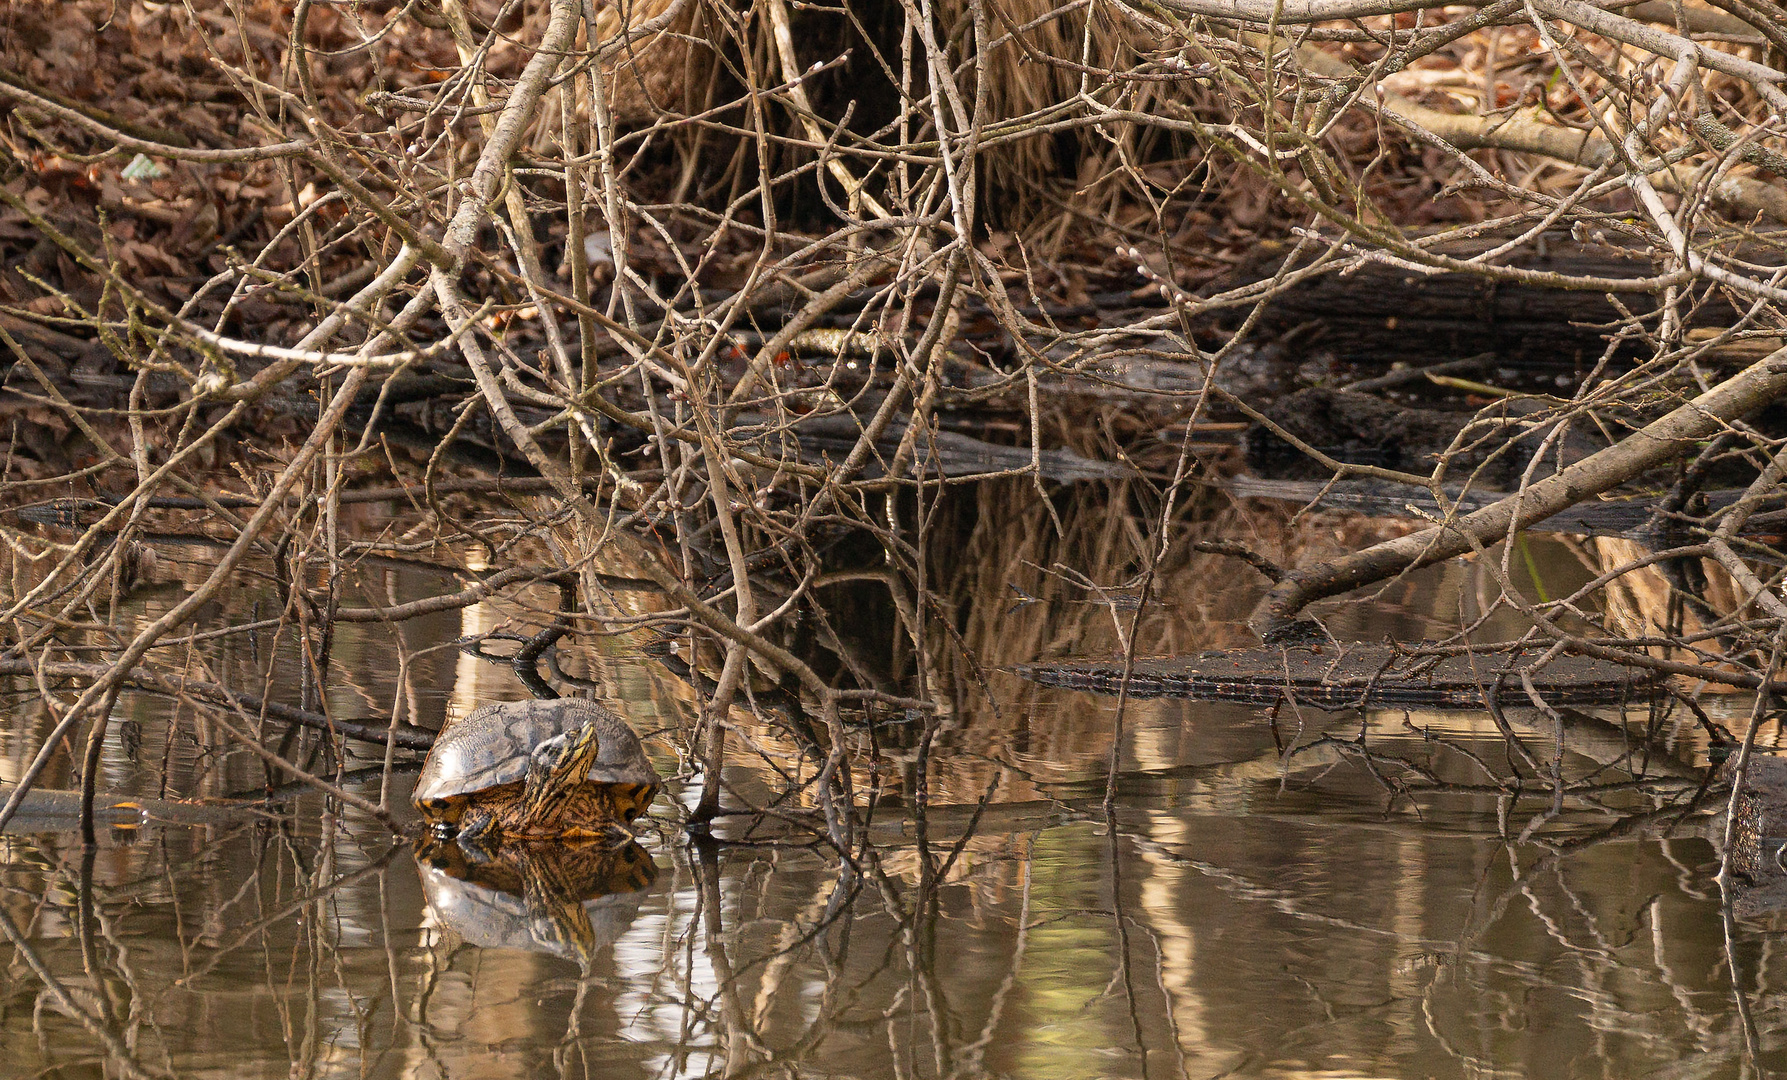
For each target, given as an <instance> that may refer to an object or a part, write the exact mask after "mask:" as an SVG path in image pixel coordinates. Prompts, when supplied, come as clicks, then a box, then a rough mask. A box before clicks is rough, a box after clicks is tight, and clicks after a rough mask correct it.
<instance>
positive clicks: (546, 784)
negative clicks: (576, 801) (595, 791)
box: [522, 724, 602, 823]
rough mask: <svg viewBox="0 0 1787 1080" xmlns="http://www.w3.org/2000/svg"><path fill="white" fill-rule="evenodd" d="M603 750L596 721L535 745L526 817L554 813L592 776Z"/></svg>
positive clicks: (526, 794) (524, 810) (530, 819)
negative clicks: (591, 772) (578, 786)
mask: <svg viewBox="0 0 1787 1080" xmlns="http://www.w3.org/2000/svg"><path fill="white" fill-rule="evenodd" d="M601 753H602V739H601V735H600V733H598V732H597V731H596V725H594V724H585V725H583V726H582V727H580V728H577V729H575V730H572V731H567V732H565V733H564V734H563V735H557V736H554V737H553V738H550V739H547V740H546V741H545V742H543V743H541V744H540V745H538V746H536V747H534V749H533V751H532V753H531V755H530V758H531V760H530V761H529V762H528V768H527V783H526V787H525V789H524V794H523V796H522V817H523V819H524V820H525V821H527V822H530V823H531V822H537V821H539V820H541V819H542V818H543V817H546V816H548V815H550V814H551V813H552V812H553V810H554V808H556V807H557V806H559V805H560V804H562V803H563V802H564V800H565V798H566V796H568V795H569V794H570V793H571V792H572V791H573V790H575V789H576V787H577V785H579V784H581V783H583V781H584V780H585V779H586V778H587V777H588V776H589V771H590V769H591V767H593V766H594V765H595V763H596V759H597V758H598V757H599V756H601Z"/></svg>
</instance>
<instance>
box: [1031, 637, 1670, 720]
mask: <svg viewBox="0 0 1787 1080" xmlns="http://www.w3.org/2000/svg"><path fill="white" fill-rule="evenodd" d="M1541 655H1542V652H1541V651H1539V650H1525V651H1520V652H1513V653H1501V654H1495V653H1489V654H1483V653H1476V654H1471V653H1466V654H1463V655H1458V656H1420V655H1415V654H1410V653H1407V652H1403V651H1400V650H1396V649H1392V648H1390V647H1388V646H1383V645H1364V644H1347V645H1341V646H1339V647H1336V648H1332V649H1324V650H1322V651H1319V652H1318V651H1315V650H1311V649H1273V648H1261V649H1236V650H1229V651H1219V652H1207V653H1200V654H1198V655H1196V656H1164V657H1151V658H1138V659H1137V660H1136V661H1135V666H1134V669H1133V670H1132V671H1131V672H1130V679H1129V696H1131V697H1184V698H1195V699H1197V700H1200V701H1234V702H1241V703H1244V704H1253V705H1275V704H1278V703H1279V702H1281V701H1291V702H1295V703H1296V704H1298V705H1307V706H1311V707H1313V708H1318V709H1353V708H1360V707H1362V706H1367V705H1420V706H1425V707H1428V708H1456V709H1476V708H1481V707H1483V705H1484V703H1485V701H1486V700H1495V701H1499V702H1508V703H1515V702H1519V703H1526V702H1528V701H1529V699H1528V698H1527V697H1526V695H1525V692H1524V691H1525V686H1524V683H1523V681H1522V678H1521V676H1522V674H1523V672H1524V674H1525V675H1526V678H1527V679H1528V680H1530V681H1531V683H1532V686H1533V689H1534V690H1535V691H1536V692H1537V693H1538V694H1539V696H1541V697H1543V698H1544V699H1545V701H1546V703H1547V704H1550V705H1596V704H1611V703H1616V702H1620V701H1625V700H1629V699H1632V698H1637V697H1644V696H1648V695H1652V694H1655V693H1657V692H1658V689H1659V688H1658V686H1657V684H1656V683H1655V682H1653V681H1651V680H1649V679H1648V678H1647V676H1646V675H1645V674H1644V673H1641V672H1639V671H1637V670H1635V669H1633V668H1627V667H1621V666H1620V665H1618V664H1610V663H1607V662H1605V661H1600V660H1591V659H1587V658H1584V657H1576V656H1559V657H1554V658H1552V659H1551V660H1550V661H1548V662H1547V663H1546V664H1545V665H1544V666H1543V667H1539V666H1536V662H1537V661H1538V660H1539V658H1540V656H1541ZM1013 670H1015V671H1016V672H1017V673H1018V674H1019V675H1021V676H1023V677H1024V678H1026V679H1029V680H1031V681H1032V682H1038V683H1041V684H1043V685H1045V686H1061V687H1067V688H1069V689H1073V690H1089V691H1092V692H1093V693H1101V694H1115V693H1118V692H1119V691H1120V688H1121V686H1122V682H1123V660H1122V659H1121V658H1117V659H1096V660H1057V661H1050V662H1046V663H1040V664H1024V665H1021V666H1018V667H1016V668H1014V669H1013Z"/></svg>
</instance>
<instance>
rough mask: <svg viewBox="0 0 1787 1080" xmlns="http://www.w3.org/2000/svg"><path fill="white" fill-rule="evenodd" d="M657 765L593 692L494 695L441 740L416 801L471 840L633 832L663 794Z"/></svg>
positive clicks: (449, 831) (446, 830)
mask: <svg viewBox="0 0 1787 1080" xmlns="http://www.w3.org/2000/svg"><path fill="white" fill-rule="evenodd" d="M660 786H661V784H660V780H659V777H658V773H657V770H655V769H653V768H652V765H651V762H650V761H648V760H646V757H645V750H644V748H642V747H641V746H640V745H639V736H637V735H635V734H634V733H633V729H632V728H631V727H628V726H627V722H626V721H625V720H622V719H621V718H620V717H618V716H616V715H615V714H614V713H612V712H610V711H609V710H607V709H605V708H603V707H602V706H600V705H597V704H596V703H595V702H593V701H583V700H580V699H577V698H556V699H552V700H548V701H506V702H501V703H498V704H495V705H486V706H484V707H483V708H481V709H478V710H477V711H475V712H473V713H472V714H471V715H470V716H467V717H466V718H465V719H463V720H461V721H459V722H458V723H456V724H454V725H452V726H451V727H449V728H447V729H446V730H445V731H444V732H442V733H441V735H440V737H439V738H437V739H436V740H435V743H434V748H433V749H432V750H430V751H429V752H428V760H427V761H425V762H423V763H422V774H421V776H420V777H418V778H417V780H416V792H415V796H414V800H415V804H416V809H417V810H419V811H421V813H422V815H423V816H424V817H426V818H427V819H428V820H429V821H430V822H431V823H432V824H433V826H434V830H435V831H436V832H437V833H438V834H439V835H441V836H454V835H456V836H457V837H458V838H459V841H460V843H461V844H470V845H483V844H489V843H500V842H503V841H507V840H558V839H570V838H576V837H609V838H620V839H631V838H632V833H631V832H630V831H629V830H628V829H627V822H629V821H632V820H633V819H634V818H636V817H638V816H639V815H640V814H641V813H644V812H645V808H646V807H647V806H650V805H651V801H652V799H653V798H655V797H656V796H657V794H658V788H659V787H660Z"/></svg>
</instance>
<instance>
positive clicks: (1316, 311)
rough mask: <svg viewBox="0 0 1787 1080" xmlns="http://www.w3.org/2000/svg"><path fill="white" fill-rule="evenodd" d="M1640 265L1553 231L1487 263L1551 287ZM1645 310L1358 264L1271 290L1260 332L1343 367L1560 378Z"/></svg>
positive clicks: (1460, 248)
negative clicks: (1483, 367) (1453, 359)
mask: <svg viewBox="0 0 1787 1080" xmlns="http://www.w3.org/2000/svg"><path fill="white" fill-rule="evenodd" d="M1499 242H1500V238H1493V237H1477V238H1472V239H1470V240H1467V241H1460V242H1454V243H1450V244H1446V245H1444V246H1443V247H1442V248H1441V249H1439V250H1441V251H1442V252H1443V253H1444V254H1446V255H1450V256H1453V257H1455V258H1459V259H1468V258H1470V257H1472V256H1474V255H1477V254H1479V253H1481V252H1483V251H1487V250H1489V249H1491V248H1493V247H1494V246H1496V244H1498V243H1499ZM1286 254H1287V250H1286V247H1285V246H1284V245H1280V244H1261V245H1260V246H1259V248H1258V249H1257V250H1256V253H1255V254H1254V256H1253V258H1252V259H1251V260H1250V261H1249V262H1247V263H1245V264H1244V265H1243V266H1242V267H1241V268H1240V269H1239V270H1237V271H1236V277H1237V278H1238V279H1239V280H1240V281H1241V282H1248V281H1259V280H1264V279H1267V278H1270V277H1272V276H1273V275H1274V274H1275V273H1277V272H1279V270H1280V268H1281V267H1282V266H1283V265H1284V263H1285V259H1286ZM1652 259H1653V253H1652V252H1650V251H1640V250H1634V249H1632V248H1630V247H1623V246H1617V245H1615V244H1612V243H1604V242H1593V243H1583V242H1579V241H1577V240H1575V239H1573V238H1572V237H1571V236H1570V234H1569V233H1568V232H1563V231H1556V232H1551V233H1547V234H1545V237H1544V242H1542V243H1539V244H1537V245H1535V246H1534V247H1531V248H1525V249H1522V250H1520V251H1518V252H1514V253H1512V254H1510V255H1509V256H1508V257H1506V258H1504V259H1502V260H1499V261H1500V263H1501V264H1502V265H1506V266H1513V267H1519V268H1521V269H1526V270H1535V271H1539V272H1542V273H1546V274H1555V275H1559V277H1560V278H1562V277H1563V276H1569V277H1577V278H1614V279H1636V278H1641V277H1647V276H1650V275H1653V274H1655V273H1657V270H1658V267H1657V265H1656V264H1655V263H1654V262H1653V261H1652ZM1615 299H1617V304H1616V302H1615ZM1622 306H1623V307H1624V308H1625V309H1626V311H1624V312H1622V311H1621V310H1620V308H1621V307H1622ZM1655 308H1656V299H1655V297H1654V296H1652V295H1651V294H1650V292H1649V291H1646V290H1644V289H1642V288H1641V287H1636V286H1635V288H1634V291H1632V292H1629V293H1619V294H1617V296H1616V298H1610V297H1609V295H1608V294H1606V293H1600V292H1586V291H1575V290H1569V289H1564V288H1558V287H1555V286H1545V285H1538V284H1526V283H1523V282H1511V281H1498V280H1495V279H1493V278H1488V277H1481V276H1477V275H1474V274H1464V273H1434V274H1424V273H1420V272H1417V271H1415V270H1412V269H1408V268H1405V267H1401V266H1395V265H1391V264H1388V263H1370V264H1367V265H1365V266H1362V267H1360V268H1359V269H1358V270H1356V271H1354V272H1352V273H1349V274H1346V275H1335V274H1323V275H1320V276H1318V277H1314V278H1312V279H1310V280H1307V281H1304V282H1302V283H1300V284H1297V285H1295V286H1293V287H1291V288H1288V289H1285V290H1283V291H1281V292H1280V293H1278V295H1276V296H1275V297H1274V298H1273V300H1272V302H1271V303H1270V305H1269V306H1268V307H1267V309H1266V313H1265V317H1264V319H1263V320H1262V324H1261V328H1262V329H1263V330H1265V331H1267V332H1268V333H1273V332H1276V333H1283V332H1286V331H1289V330H1291V329H1292V328H1307V327H1309V326H1310V324H1315V326H1316V327H1318V328H1319V329H1320V331H1321V334H1320V336H1319V338H1317V339H1315V344H1316V345H1318V346H1319V347H1320V348H1321V349H1323V350H1325V351H1327V352H1331V353H1333V354H1335V355H1336V356H1338V357H1339V358H1341V359H1343V360H1374V361H1388V360H1394V359H1409V360H1418V361H1422V362H1431V361H1432V359H1433V358H1434V357H1436V356H1468V355H1472V354H1475V353H1481V352H1484V351H1492V352H1494V353H1495V354H1496V357H1497V361H1498V362H1501V363H1515V364H1543V365H1545V366H1553V365H1555V366H1559V367H1563V368H1566V369H1569V368H1575V367H1577V366H1578V365H1582V366H1585V367H1586V366H1590V365H1592V364H1593V363H1594V361H1595V359H1596V358H1597V357H1599V356H1600V355H1601V353H1602V351H1603V350H1604V349H1605V348H1606V342H1607V327H1608V326H1609V325H1612V324H1616V323H1618V322H1620V321H1621V320H1623V319H1625V318H1627V317H1629V316H1630V315H1642V314H1646V313H1649V312H1651V311H1653V310H1655ZM1737 320H1738V314H1737V312H1736V311H1735V310H1733V309H1732V308H1731V306H1730V305H1729V304H1728V303H1725V302H1724V301H1722V300H1715V301H1711V302H1709V303H1707V304H1705V305H1703V306H1702V307H1701V308H1700V309H1699V310H1698V311H1697V312H1696V314H1695V317H1694V320H1693V324H1694V325H1697V326H1719V327H1727V326H1730V325H1732V324H1733V323H1735V322H1736V321H1737ZM1305 332H1307V331H1305Z"/></svg>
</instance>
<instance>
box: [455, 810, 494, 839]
mask: <svg viewBox="0 0 1787 1080" xmlns="http://www.w3.org/2000/svg"><path fill="white" fill-rule="evenodd" d="M495 826H496V815H495V814H493V813H491V812H490V811H488V810H484V809H481V808H478V807H472V808H469V809H467V810H466V812H465V816H463V817H461V818H460V819H459V841H460V843H469V844H472V845H475V846H478V847H482V846H484V845H485V844H487V843H489V842H490V841H492V840H495V839H496V838H497V832H498V830H497V829H496V828H495Z"/></svg>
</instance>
